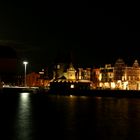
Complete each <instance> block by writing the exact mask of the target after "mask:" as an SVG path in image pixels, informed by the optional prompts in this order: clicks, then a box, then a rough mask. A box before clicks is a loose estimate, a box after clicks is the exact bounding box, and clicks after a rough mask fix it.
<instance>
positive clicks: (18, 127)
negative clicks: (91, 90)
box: [0, 93, 140, 140]
mask: <svg viewBox="0 0 140 140" xmlns="http://www.w3.org/2000/svg"><path fill="white" fill-rule="evenodd" d="M0 130H1V133H0V139H3V138H4V139H7V140H11V139H12V140H47V139H48V140H52V139H64V140H80V139H86V140H88V139H94V140H95V139H96V140H132V139H133V140H135V139H138V140H139V139H140V99H134V98H133V99H130V98H128V99H127V98H115V97H114V98H113V97H91V96H90V97H86V96H56V95H46V94H44V95H43V94H41V95H39V94H32V93H20V94H13V93H11V94H9V93H8V94H0Z"/></svg>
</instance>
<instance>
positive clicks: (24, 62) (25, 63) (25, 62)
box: [23, 61, 28, 87]
mask: <svg viewBox="0 0 140 140" xmlns="http://www.w3.org/2000/svg"><path fill="white" fill-rule="evenodd" d="M23 64H24V65H25V76H24V78H25V79H24V82H25V85H24V86H25V87H26V86H27V84H26V67H27V64H28V62H27V61H23Z"/></svg>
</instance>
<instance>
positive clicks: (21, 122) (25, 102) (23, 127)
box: [15, 93, 33, 140]
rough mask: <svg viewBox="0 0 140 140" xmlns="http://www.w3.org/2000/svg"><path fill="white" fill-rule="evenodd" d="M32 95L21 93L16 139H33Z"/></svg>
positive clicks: (16, 120) (16, 122)
mask: <svg viewBox="0 0 140 140" xmlns="http://www.w3.org/2000/svg"><path fill="white" fill-rule="evenodd" d="M29 95H30V93H20V94H19V99H18V105H17V115H16V118H15V137H16V139H19V140H28V139H31V137H32V129H33V128H32V112H31V104H30V96H29Z"/></svg>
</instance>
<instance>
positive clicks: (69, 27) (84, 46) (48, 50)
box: [0, 1, 140, 69]
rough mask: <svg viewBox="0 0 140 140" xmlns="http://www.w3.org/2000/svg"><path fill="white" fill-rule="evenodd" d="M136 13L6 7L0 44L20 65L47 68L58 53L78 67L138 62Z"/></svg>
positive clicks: (88, 6) (63, 6) (79, 6)
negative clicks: (120, 60) (14, 54)
mask: <svg viewBox="0 0 140 140" xmlns="http://www.w3.org/2000/svg"><path fill="white" fill-rule="evenodd" d="M139 17H140V10H139V9H137V8H125V7H122V8H121V7H117V8H114V7H113V8H107V7H105V6H103V7H101V8H96V7H94V6H93V4H92V3H90V2H89V1H86V2H82V1H81V2H80V3H79V2H77V3H76V2H75V1H68V2H65V3H64V2H60V1H58V2H52V3H51V2H49V3H48V2H47V3H39V2H35V1H34V3H28V4H27V3H16V4H14V3H9V4H8V5H7V4H5V5H1V8H0V18H1V20H0V44H2V45H3V44H6V45H11V46H14V48H15V49H16V51H17V53H18V56H19V57H20V59H21V60H23V59H27V60H28V61H29V63H30V65H32V67H34V68H38V69H41V68H42V67H47V66H48V65H49V64H51V63H52V62H53V61H54V58H55V57H56V56H57V55H58V54H68V53H70V54H71V56H72V61H73V63H75V64H76V65H78V66H85V67H94V66H100V65H104V64H105V63H111V64H114V63H115V61H116V59H118V58H123V59H124V61H125V62H126V63H127V64H128V65H132V63H133V61H134V60H135V59H138V60H139V61H140V41H139V38H140V34H139V31H140V27H139V25H140V24H139V23H140V21H139Z"/></svg>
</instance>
